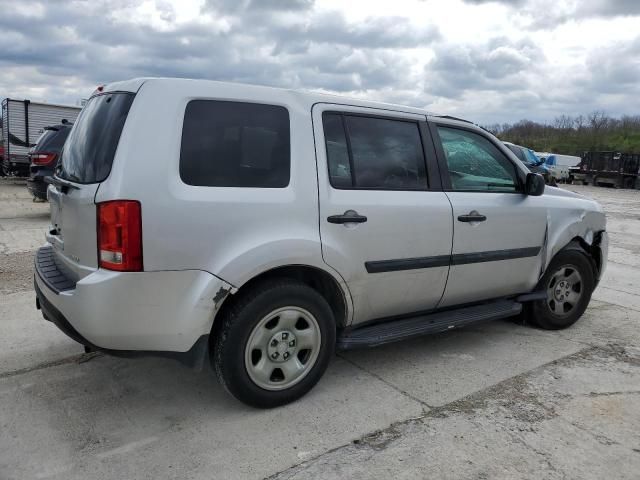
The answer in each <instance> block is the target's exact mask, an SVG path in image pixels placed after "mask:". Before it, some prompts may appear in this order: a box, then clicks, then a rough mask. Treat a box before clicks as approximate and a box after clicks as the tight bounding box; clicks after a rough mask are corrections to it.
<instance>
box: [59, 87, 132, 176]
mask: <svg viewBox="0 0 640 480" xmlns="http://www.w3.org/2000/svg"><path fill="white" fill-rule="evenodd" d="M133 98H134V94H132V93H106V94H103V95H98V96H95V97H93V98H91V99H90V100H89V101H88V102H87V104H86V105H85V107H84V108H83V109H82V112H80V115H79V116H78V119H77V120H76V122H75V124H74V126H73V129H72V130H71V133H70V134H69V138H68V139H67V143H66V144H65V146H64V151H63V152H62V160H61V167H62V168H61V171H60V172H59V173H58V175H59V176H60V177H62V178H64V179H67V180H71V181H72V182H77V183H98V182H102V181H103V180H105V179H106V178H107V177H108V176H109V173H110V172H111V164H112V163H113V157H114V155H115V153H116V148H117V147H118V142H119V141H120V134H121V133H122V128H123V127H124V122H125V120H126V119H127V114H128V113H129V109H130V108H131V104H132V102H133Z"/></svg>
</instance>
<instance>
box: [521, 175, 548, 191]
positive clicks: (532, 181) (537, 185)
mask: <svg viewBox="0 0 640 480" xmlns="http://www.w3.org/2000/svg"><path fill="white" fill-rule="evenodd" d="M525 193H526V194H527V195H531V196H533V197H539V196H540V195H542V194H543V193H544V177H543V176H542V175H540V174H539V173H527V181H526V184H525Z"/></svg>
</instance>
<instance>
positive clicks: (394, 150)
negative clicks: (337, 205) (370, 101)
mask: <svg viewBox="0 0 640 480" xmlns="http://www.w3.org/2000/svg"><path fill="white" fill-rule="evenodd" d="M323 125H324V131H325V141H326V149H327V159H328V164H329V178H330V181H331V185H332V186H333V187H335V188H352V189H358V188H362V189H376V190H424V189H426V188H427V176H426V171H425V169H426V168H425V159H424V152H423V150H422V140H421V137H420V130H419V128H418V123H417V122H413V121H402V120H391V119H385V118H373V117H365V116H355V115H348V114H344V115H343V114H338V113H325V114H324V115H323Z"/></svg>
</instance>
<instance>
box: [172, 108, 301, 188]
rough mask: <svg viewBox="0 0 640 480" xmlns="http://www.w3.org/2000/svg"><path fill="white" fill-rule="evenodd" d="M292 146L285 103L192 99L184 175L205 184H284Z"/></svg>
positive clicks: (184, 146) (188, 181)
mask: <svg viewBox="0 0 640 480" xmlns="http://www.w3.org/2000/svg"><path fill="white" fill-rule="evenodd" d="M290 150H291V147H290V133H289V112H288V111H287V109H286V108H284V107H280V106H275V105H263V104H257V103H240V102H226V101H217V100H192V101H190V102H189V103H188V104H187V108H186V111H185V115H184V124H183V127H182V145H181V148H180V178H182V181H183V182H185V183H186V184H188V185H196V186H206V187H262V188H283V187H286V186H287V185H289V176H290V169H291V159H290V157H291V154H290Z"/></svg>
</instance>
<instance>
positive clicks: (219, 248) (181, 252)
mask: <svg viewBox="0 0 640 480" xmlns="http://www.w3.org/2000/svg"><path fill="white" fill-rule="evenodd" d="M264 90H265V89H264V88H258V87H256V88H254V87H251V86H247V85H241V86H234V85H229V84H216V83H214V82H198V81H193V82H192V81H187V80H183V81H179V82H174V83H169V84H167V83H165V82H162V81H157V82H154V81H148V82H146V83H145V84H144V85H143V86H142V87H141V89H140V90H139V92H138V94H137V97H136V100H135V102H134V103H133V106H132V108H131V111H130V113H129V117H128V119H127V125H126V127H125V130H124V131H123V134H122V137H121V142H120V146H119V148H118V151H117V154H116V158H115V160H114V165H113V168H112V172H111V175H110V176H109V178H108V179H107V180H106V181H105V182H104V183H103V184H102V185H101V186H100V189H99V191H98V194H97V196H96V201H97V202H101V201H106V200H111V199H115V198H121V199H134V200H139V201H140V202H141V205H142V222H143V255H144V268H145V270H148V271H153V270H184V269H197V270H205V271H208V272H210V273H212V274H214V275H216V276H218V277H219V278H221V279H223V280H225V281H226V282H228V283H230V284H231V285H233V286H234V287H239V286H241V285H242V284H244V283H245V282H246V281H248V280H249V279H251V278H252V277H254V276H255V275H257V274H259V273H261V272H263V271H266V270H269V269H271V268H274V267H277V266H281V265H291V264H303V265H310V266H315V267H318V268H322V269H323V270H325V271H327V270H330V269H329V268H328V267H327V266H326V264H324V262H323V261H322V256H321V247H320V236H319V230H318V187H317V177H316V163H315V162H316V160H315V152H314V149H313V131H312V125H311V113H310V112H311V105H310V104H309V102H308V101H307V100H305V99H304V98H303V97H301V96H300V95H297V94H296V93H295V92H286V91H281V90H273V95H271V96H269V97H267V96H265V94H264ZM193 99H212V100H216V99H217V100H227V101H242V102H256V103H266V104H271V105H281V106H284V107H286V108H287V110H288V112H289V119H290V127H291V178H290V182H289V185H288V187H286V188H237V187H201V186H191V185H187V184H185V183H183V182H182V180H181V178H180V174H179V158H180V145H181V138H182V124H183V120H184V112H185V108H186V105H187V103H188V102H189V101H190V100H193ZM330 273H331V274H332V275H333V276H334V277H337V274H336V273H335V272H333V271H330Z"/></svg>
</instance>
